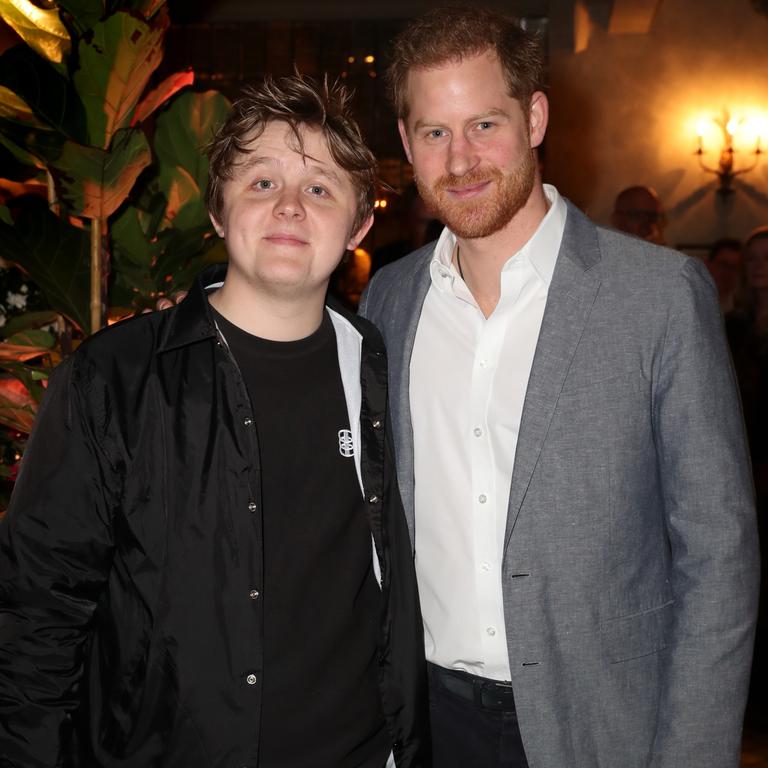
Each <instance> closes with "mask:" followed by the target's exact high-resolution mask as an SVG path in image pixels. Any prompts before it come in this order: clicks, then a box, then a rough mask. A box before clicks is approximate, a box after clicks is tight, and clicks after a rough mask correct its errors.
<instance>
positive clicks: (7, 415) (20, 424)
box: [0, 378, 37, 435]
mask: <svg viewBox="0 0 768 768" xmlns="http://www.w3.org/2000/svg"><path fill="white" fill-rule="evenodd" d="M36 413H37V404H36V403H35V401H34V399H33V398H32V396H31V395H30V393H29V392H28V391H27V389H26V388H25V387H24V385H23V384H22V382H21V381H19V380H18V379H16V378H13V379H11V378H0V424H2V425H3V426H5V427H10V429H13V430H16V431H18V432H24V433H25V434H27V435H28V434H29V433H30V432H31V431H32V425H33V423H34V421H35V415H36Z"/></svg>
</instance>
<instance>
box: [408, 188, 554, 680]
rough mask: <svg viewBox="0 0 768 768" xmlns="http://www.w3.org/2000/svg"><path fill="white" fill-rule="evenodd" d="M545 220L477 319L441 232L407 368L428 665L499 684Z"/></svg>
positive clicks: (543, 295)
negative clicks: (504, 579) (504, 577)
mask: <svg viewBox="0 0 768 768" xmlns="http://www.w3.org/2000/svg"><path fill="white" fill-rule="evenodd" d="M544 189H545V193H546V196H547V200H548V202H549V210H548V212H547V214H546V216H545V217H544V219H543V220H542V222H541V224H540V225H539V227H538V229H537V230H536V232H535V233H534V235H533V236H532V237H531V239H530V240H529V241H528V242H527V243H526V244H525V245H524V246H523V247H522V248H521V249H520V250H519V251H518V252H517V253H515V254H510V257H509V259H508V260H507V261H506V263H505V264H504V267H503V268H502V272H501V295H500V298H499V303H498V304H497V306H496V308H495V309H494V311H493V313H492V314H491V316H490V317H488V318H487V319H486V318H485V316H484V315H483V313H482V311H481V310H480V307H479V306H478V304H477V302H476V301H475V299H474V297H473V296H472V294H471V293H470V291H469V289H468V288H467V286H466V285H465V283H464V281H463V280H462V279H461V277H460V276H459V274H458V272H457V271H456V269H455V268H454V266H453V265H452V255H453V250H454V246H455V244H456V237H455V236H454V235H453V233H452V232H450V231H449V230H448V229H444V230H443V233H442V235H441V236H440V239H439V240H438V242H437V246H436V248H435V253H434V256H433V259H432V263H431V265H430V274H431V279H432V284H431V285H430V288H429V291H428V293H427V297H426V299H425V302H424V307H423V309H422V311H421V316H420V318H419V326H418V329H417V332H416V340H415V344H414V348H413V355H412V357H411V364H410V375H411V382H410V400H411V417H412V420H413V434H414V470H415V476H416V487H415V515H416V531H415V540H416V575H417V578H418V583H419V594H420V599H421V608H422V614H423V616H424V634H425V644H426V653H427V659H428V660H429V661H431V662H433V663H434V664H438V665H440V666H441V667H446V668H448V669H462V670H465V671H467V672H471V673H473V674H476V675H481V676H483V677H490V678H494V679H497V680H509V679H510V671H509V658H508V655H507V643H506V632H505V626H504V610H503V601H502V592H501V558H502V550H503V546H504V530H505V526H506V520H507V506H508V502H509V487H510V480H511V477H512V468H513V466H514V462H515V451H516V448H517V436H518V431H519V428H520V416H521V413H522V409H523V401H524V399H525V392H526V388H527V385H528V378H529V376H530V373H531V365H532V363H533V354H534V351H535V349H536V342H537V340H538V337H539V330H540V328H541V320H542V317H543V314H544V305H545V303H546V300H547V292H548V290H549V284H550V281H551V279H552V273H553V271H554V268H555V261H556V259H557V253H558V251H559V249H560V242H561V240H562V237H563V230H564V227H565V218H566V207H565V203H564V201H563V200H562V198H561V197H560V195H559V194H558V193H557V190H555V188H554V187H551V186H549V185H545V187H544Z"/></svg>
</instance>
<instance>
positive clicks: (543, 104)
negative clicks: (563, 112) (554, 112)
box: [528, 91, 549, 148]
mask: <svg viewBox="0 0 768 768" xmlns="http://www.w3.org/2000/svg"><path fill="white" fill-rule="evenodd" d="M548 123H549V101H548V100H547V97H546V95H545V94H544V93H542V92H541V91H536V92H535V93H534V94H533V96H531V107H530V110H529V114H528V129H529V131H530V136H531V147H532V148H536V147H538V146H539V145H540V144H541V142H542V141H544V134H546V132H547V124H548Z"/></svg>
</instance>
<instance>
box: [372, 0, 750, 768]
mask: <svg viewBox="0 0 768 768" xmlns="http://www.w3.org/2000/svg"><path fill="white" fill-rule="evenodd" d="M543 69H544V68H543V62H542V57H541V53H540V50H539V47H538V44H537V41H536V39H535V38H534V37H533V36H532V35H530V34H529V33H527V32H525V31H523V30H522V29H521V28H520V27H519V26H518V24H517V23H516V22H515V21H514V20H511V19H509V18H507V17H505V16H503V15H500V14H498V13H495V12H492V11H487V10H483V9H477V8H472V9H471V10H467V9H465V10H462V9H456V8H449V9H438V10H435V11H432V12H430V13H428V14H427V15H426V16H424V17H423V18H421V19H418V20H416V21H414V22H412V23H411V24H409V26H408V27H407V28H406V29H405V30H404V31H403V32H402V33H401V34H400V35H399V37H398V38H397V39H396V41H395V44H394V50H393V52H392V61H391V65H390V68H389V72H388V76H389V83H390V87H391V95H392V97H393V102H394V105H395V109H396V111H397V115H398V118H399V128H400V134H401V137H402V140H403V145H404V147H405V152H406V154H407V156H408V158H409V160H410V161H411V162H412V163H413V167H414V173H415V178H416V181H417V184H418V187H419V191H420V194H421V195H422V197H423V198H424V200H425V201H426V202H427V203H428V205H429V206H430V208H431V210H432V212H433V213H434V215H435V216H437V217H438V218H440V219H441V220H442V221H443V222H444V223H445V225H446V228H445V229H444V230H443V232H442V234H441V236H440V238H439V239H438V240H437V242H436V243H432V244H430V245H428V246H425V247H424V248H422V249H420V250H418V251H416V252H415V253H413V254H411V255H410V256H408V257H406V258H404V259H402V260H401V261H399V262H397V263H396V264H393V265H392V266H389V267H386V268H385V269H383V270H382V271H380V272H379V273H377V275H376V276H375V278H374V279H373V281H372V282H371V284H370V286H369V288H368V290H367V293H366V295H365V296H364V297H363V300H362V302H361V307H360V308H361V312H362V313H363V314H364V315H366V316H367V317H369V318H370V319H372V320H374V322H375V323H376V324H377V325H378V326H379V328H380V329H381V330H382V332H383V334H384V337H385V340H386V342H387V347H388V350H389V359H390V368H389V382H390V391H389V394H390V399H391V409H392V417H393V418H392V421H393V429H394V433H395V442H396V447H397V465H398V476H399V483H400V490H401V495H402V497H403V501H404V504H405V510H406V516H407V519H408V523H409V528H410V533H411V540H412V543H413V544H414V551H415V558H416V570H417V578H418V582H419V590H420V595H421V606H422V613H423V618H424V629H425V641H426V651H427V659H428V661H429V662H430V664H429V673H430V705H431V716H432V730H433V742H434V750H435V765H436V766H437V768H446V767H453V766H455V767H456V768H467V767H468V766H483V767H484V768H486V767H488V766H513V767H517V768H519V767H523V766H530V768H572V767H576V766H578V767H579V768H597V767H598V766H609V767H610V768H619V767H621V768H640V767H641V766H642V767H643V768H645V767H646V766H653V768H683V767H686V768H687V767H689V766H697V765H707V766H710V767H711V766H716V767H717V768H735V766H737V765H738V761H739V757H738V756H739V742H740V729H741V720H742V716H743V710H744V702H745V697H746V689H747V680H748V676H749V665H750V660H751V653H752V642H753V636H754V621H755V606H756V596H757V581H758V578H757V576H758V574H757V571H758V567H757V547H756V536H755V515H754V503H753V497H752V489H751V482H750V474H749V461H748V458H747V452H746V444H745V440H744V434H743V429H742V425H741V418H740V414H739V403H738V396H737V393H736V387H735V383H734V376H733V372H732V368H731V365H730V361H729V357H728V351H727V347H726V343H725V340H724V337H723V333H722V327H721V321H720V317H719V312H718V305H717V294H716V292H715V290H714V287H713V285H712V282H711V280H710V279H709V277H708V275H707V272H706V269H705V268H704V266H703V265H702V264H700V263H699V262H697V261H695V260H691V259H687V258H686V257H684V256H682V255H681V254H678V253H675V252H673V251H669V250H665V249H662V248H659V247H657V246H654V245H651V244H648V243H645V242H643V241H641V240H638V239H635V238H629V237H626V236H624V235H622V234H620V233H617V232H614V231H610V230H605V229H601V228H599V227H596V226H595V225H594V224H593V223H592V222H590V221H589V220H588V219H587V218H585V217H584V216H583V215H582V214H581V213H580V212H579V211H578V210H577V209H576V208H575V207H573V206H572V205H571V204H570V203H568V202H567V201H565V200H564V199H563V198H562V197H561V196H560V195H559V194H558V192H557V190H555V189H554V188H553V187H551V186H547V185H543V184H542V183H541V179H540V177H539V173H538V170H537V164H536V158H535V150H536V147H538V146H539V145H540V143H541V142H542V140H543V138H544V134H545V130H546V127H547V118H548V102H547V98H546V96H545V94H544V92H543Z"/></svg>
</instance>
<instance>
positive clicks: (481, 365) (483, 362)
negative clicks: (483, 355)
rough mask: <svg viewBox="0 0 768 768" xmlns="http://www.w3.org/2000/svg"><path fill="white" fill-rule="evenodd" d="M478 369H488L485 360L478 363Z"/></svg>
mask: <svg viewBox="0 0 768 768" xmlns="http://www.w3.org/2000/svg"><path fill="white" fill-rule="evenodd" d="M480 367H481V368H487V367H488V363H487V362H486V361H485V360H481V361H480Z"/></svg>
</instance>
